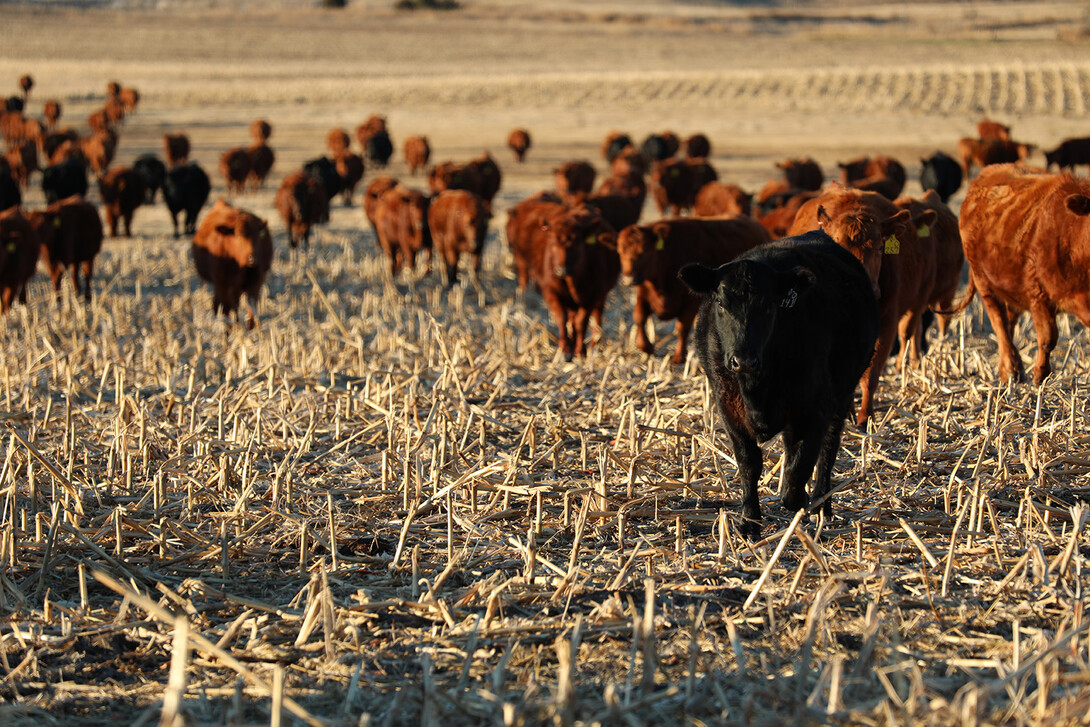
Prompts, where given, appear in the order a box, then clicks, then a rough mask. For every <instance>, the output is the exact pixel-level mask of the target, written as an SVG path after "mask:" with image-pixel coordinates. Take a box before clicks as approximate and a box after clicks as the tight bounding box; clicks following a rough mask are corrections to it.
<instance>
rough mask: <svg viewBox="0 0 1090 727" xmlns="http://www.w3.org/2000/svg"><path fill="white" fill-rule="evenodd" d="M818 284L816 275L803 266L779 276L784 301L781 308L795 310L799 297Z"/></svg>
mask: <svg viewBox="0 0 1090 727" xmlns="http://www.w3.org/2000/svg"><path fill="white" fill-rule="evenodd" d="M816 282H817V276H816V275H814V271H813V270H810V269H809V268H804V267H802V266H801V265H800V266H798V267H796V268H792V269H791V270H790V271H789V272H786V273H783V274H781V275H780V276H779V286H780V291H779V292H780V294H781V295H782V296H783V300H782V302H781V303H780V307H781V308H794V307H795V303H796V302H797V301H798V299H799V296H801V295H803V294H804V293H806V291H808V290H809V289H810V288H812V287H813V285H814V283H816Z"/></svg>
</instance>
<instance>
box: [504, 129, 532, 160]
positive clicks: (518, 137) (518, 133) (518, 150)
mask: <svg viewBox="0 0 1090 727" xmlns="http://www.w3.org/2000/svg"><path fill="white" fill-rule="evenodd" d="M507 146H508V147H510V149H511V151H513V152H515V160H516V161H518V163H519V164H522V163H523V162H524V161H526V150H527V149H529V148H530V132H529V131H527V130H526V129H511V133H510V134H508V135H507Z"/></svg>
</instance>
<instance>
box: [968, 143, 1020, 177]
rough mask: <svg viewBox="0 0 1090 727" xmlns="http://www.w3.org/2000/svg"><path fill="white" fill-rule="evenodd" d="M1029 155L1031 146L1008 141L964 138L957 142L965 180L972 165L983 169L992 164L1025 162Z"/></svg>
mask: <svg viewBox="0 0 1090 727" xmlns="http://www.w3.org/2000/svg"><path fill="white" fill-rule="evenodd" d="M1031 153H1033V145H1032V144H1019V143H1017V142H1014V141H1011V140H1009V139H969V138H965V139H961V140H960V141H958V157H959V160H960V162H961V170H962V171H963V172H964V173H965V178H966V179H968V178H969V172H970V171H971V170H972V168H973V166H974V165H975V166H978V167H981V168H984V167H987V166H990V165H992V164H1010V163H1012V162H1020V161H1025V160H1026V159H1027V158H1028V157H1029V155H1030V154H1031Z"/></svg>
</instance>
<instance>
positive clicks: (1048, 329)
mask: <svg viewBox="0 0 1090 727" xmlns="http://www.w3.org/2000/svg"><path fill="white" fill-rule="evenodd" d="M1030 315H1032V316H1033V328H1034V330H1035V331H1036V333H1037V360H1036V361H1035V362H1034V364H1033V383H1034V384H1036V385H1037V386H1040V385H1041V382H1042V381H1044V380H1045V378H1046V377H1047V376H1048V375H1049V374H1050V373H1052V365H1051V364H1050V363H1049V357H1050V356H1051V355H1052V349H1054V348H1056V337H1057V335H1058V332H1057V330H1056V314H1055V313H1054V312H1053V311H1052V309H1051V308H1049V307H1048V303H1046V302H1045V301H1044V300H1042V299H1040V298H1038V299H1036V300H1034V301H1033V305H1032V306H1031V307H1030Z"/></svg>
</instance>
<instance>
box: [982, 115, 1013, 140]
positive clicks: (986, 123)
mask: <svg viewBox="0 0 1090 727" xmlns="http://www.w3.org/2000/svg"><path fill="white" fill-rule="evenodd" d="M976 135H977V137H979V138H981V139H999V140H1000V141H1010V140H1011V127H1009V126H1007V125H1005V124H1001V123H999V122H998V121H992V120H991V119H981V120H980V121H978V122H977V124H976Z"/></svg>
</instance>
